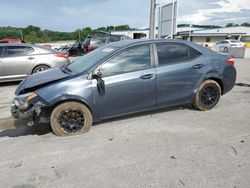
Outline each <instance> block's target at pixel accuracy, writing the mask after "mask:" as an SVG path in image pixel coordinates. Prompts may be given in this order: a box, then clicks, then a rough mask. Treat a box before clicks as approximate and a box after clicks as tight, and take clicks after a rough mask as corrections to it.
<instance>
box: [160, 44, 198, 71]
mask: <svg viewBox="0 0 250 188" xmlns="http://www.w3.org/2000/svg"><path fill="white" fill-rule="evenodd" d="M156 49H157V53H158V62H159V66H161V65H167V64H172V63H178V62H185V61H190V60H192V59H195V58H197V57H199V56H200V55H201V53H200V52H199V51H197V50H195V49H194V48H192V47H190V46H188V45H186V44H181V43H159V44H156Z"/></svg>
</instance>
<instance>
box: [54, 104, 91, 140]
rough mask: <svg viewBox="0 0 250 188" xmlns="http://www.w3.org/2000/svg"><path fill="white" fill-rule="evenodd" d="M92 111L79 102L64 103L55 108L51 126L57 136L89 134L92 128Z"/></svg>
mask: <svg viewBox="0 0 250 188" xmlns="http://www.w3.org/2000/svg"><path fill="white" fill-rule="evenodd" d="M92 122H93V120H92V115H91V112H90V110H89V109H88V108H87V107H86V106H85V105H83V104H82V103H79V102H64V103H62V104H59V105H58V106H56V107H55V108H54V110H53V111H52V114H51V117H50V124H51V128H52V130H53V132H54V133H55V134H56V135H57V136H69V135H77V134H83V133H85V132H88V131H89V129H90V128H91V126H92Z"/></svg>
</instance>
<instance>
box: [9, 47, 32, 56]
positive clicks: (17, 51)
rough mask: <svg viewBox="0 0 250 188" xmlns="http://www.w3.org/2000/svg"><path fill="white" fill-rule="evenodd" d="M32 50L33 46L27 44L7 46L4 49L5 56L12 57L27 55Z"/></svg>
mask: <svg viewBox="0 0 250 188" xmlns="http://www.w3.org/2000/svg"><path fill="white" fill-rule="evenodd" d="M33 51H34V50H33V48H31V47H28V46H8V48H7V49H6V56H8V57H12V56H21V55H27V54H29V53H31V52H33Z"/></svg>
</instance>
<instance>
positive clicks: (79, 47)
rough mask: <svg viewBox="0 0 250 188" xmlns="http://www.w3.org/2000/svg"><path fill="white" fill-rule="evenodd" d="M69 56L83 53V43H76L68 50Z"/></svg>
mask: <svg viewBox="0 0 250 188" xmlns="http://www.w3.org/2000/svg"><path fill="white" fill-rule="evenodd" d="M67 52H68V54H69V56H79V55H82V53H83V51H82V45H81V44H80V43H75V44H73V45H72V46H71V47H69V49H68V50H67Z"/></svg>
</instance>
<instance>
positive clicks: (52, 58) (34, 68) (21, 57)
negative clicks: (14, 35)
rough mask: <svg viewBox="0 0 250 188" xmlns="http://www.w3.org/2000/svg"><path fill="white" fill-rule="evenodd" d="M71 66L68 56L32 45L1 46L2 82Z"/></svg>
mask: <svg viewBox="0 0 250 188" xmlns="http://www.w3.org/2000/svg"><path fill="white" fill-rule="evenodd" d="M65 64H69V59H68V55H67V54H65V53H62V52H56V51H54V50H52V49H47V48H44V47H41V46H37V45H32V44H0V82H7V81H16V80H22V79H24V78H25V77H26V76H28V75H30V74H34V73H37V72H41V71H43V70H46V69H49V68H53V67H60V66H63V65H65Z"/></svg>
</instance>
